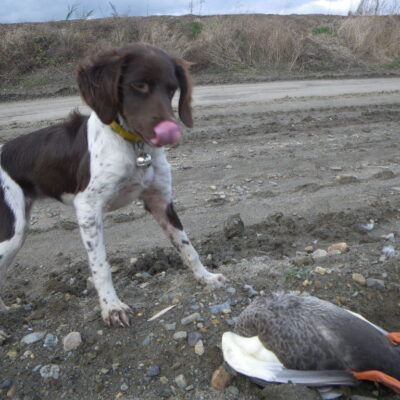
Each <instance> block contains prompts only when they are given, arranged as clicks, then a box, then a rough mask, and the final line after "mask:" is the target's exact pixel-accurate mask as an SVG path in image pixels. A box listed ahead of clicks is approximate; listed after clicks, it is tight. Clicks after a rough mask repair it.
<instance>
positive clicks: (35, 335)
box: [21, 332, 45, 344]
mask: <svg viewBox="0 0 400 400" xmlns="http://www.w3.org/2000/svg"><path fill="white" fill-rule="evenodd" d="M44 335H45V332H32V333H30V334H29V335H26V336H24V337H23V338H22V339H21V343H22V344H32V343H36V342H38V341H39V340H42V339H43V338H44Z"/></svg>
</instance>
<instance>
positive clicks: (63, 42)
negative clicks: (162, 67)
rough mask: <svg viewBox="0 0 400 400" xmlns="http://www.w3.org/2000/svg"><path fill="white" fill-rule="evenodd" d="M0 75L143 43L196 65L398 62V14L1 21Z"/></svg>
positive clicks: (9, 78) (68, 65) (68, 64)
mask: <svg viewBox="0 0 400 400" xmlns="http://www.w3.org/2000/svg"><path fill="white" fill-rule="evenodd" d="M0 37H2V40H1V42H0V79H1V80H2V83H3V84H4V82H16V81H18V79H20V78H21V76H24V75H27V74H29V73H31V72H34V71H36V72H37V71H38V70H40V69H45V68H48V67H49V66H51V67H52V68H60V69H63V70H68V71H70V72H71V74H72V71H73V69H74V66H75V65H76V63H77V62H78V60H80V59H81V58H82V57H83V56H85V55H86V54H88V53H90V52H94V51H97V50H98V49H100V48H103V47H107V46H119V45H122V44H124V43H127V42H132V41H144V42H149V43H152V44H154V45H157V46H159V47H161V48H164V49H165V50H166V51H168V52H170V53H172V54H175V55H179V56H182V57H185V58H187V59H188V60H190V61H193V62H195V63H196V67H195V69H196V68H197V70H200V69H203V70H204V69H207V68H213V69H214V70H215V69H217V70H220V71H232V70H248V69H253V70H266V69H275V70H286V71H287V70H303V71H306V70H313V71H318V70H326V69H338V70H342V69H346V68H347V69H348V68H350V67H351V66H352V65H355V64H358V65H365V64H371V63H372V64H374V63H375V64H376V65H382V64H383V63H386V64H389V63H392V64H393V65H397V64H396V63H398V61H399V59H400V17H394V16H379V17H339V16H317V15H309V16H276V15H231V16H209V17H195V16H182V17H166V16H164V17H148V18H136V17H130V18H128V17H126V18H118V17H115V18H105V19H98V20H90V21H84V20H74V21H60V22H51V23H42V24H31V23H26V24H9V25H7V24H3V25H0Z"/></svg>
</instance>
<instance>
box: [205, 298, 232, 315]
mask: <svg viewBox="0 0 400 400" xmlns="http://www.w3.org/2000/svg"><path fill="white" fill-rule="evenodd" d="M208 308H209V310H210V312H211V314H222V313H223V314H229V313H231V300H230V299H228V300H227V301H226V302H225V303H222V304H214V305H211V306H208Z"/></svg>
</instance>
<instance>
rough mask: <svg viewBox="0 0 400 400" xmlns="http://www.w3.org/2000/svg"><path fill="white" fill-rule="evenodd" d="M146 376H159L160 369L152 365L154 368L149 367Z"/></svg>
mask: <svg viewBox="0 0 400 400" xmlns="http://www.w3.org/2000/svg"><path fill="white" fill-rule="evenodd" d="M146 375H147V376H151V377H154V376H158V375H160V367H159V366H158V365H154V366H152V367H150V368H149V369H148V370H147V371H146Z"/></svg>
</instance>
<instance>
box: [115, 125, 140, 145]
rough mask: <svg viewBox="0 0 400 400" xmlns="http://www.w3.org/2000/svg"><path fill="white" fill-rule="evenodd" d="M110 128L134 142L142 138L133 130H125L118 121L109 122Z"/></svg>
mask: <svg viewBox="0 0 400 400" xmlns="http://www.w3.org/2000/svg"><path fill="white" fill-rule="evenodd" d="M110 126H111V128H112V130H113V131H114V132H116V133H118V135H120V136H122V137H123V138H124V139H126V140H129V141H131V142H134V143H138V142H141V141H142V139H141V138H140V137H139V136H138V135H137V134H136V133H134V132H129V131H127V130H125V129H124V128H123V127H122V126H121V125H120V124H119V123H118V122H116V121H113V122H111V125H110Z"/></svg>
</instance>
